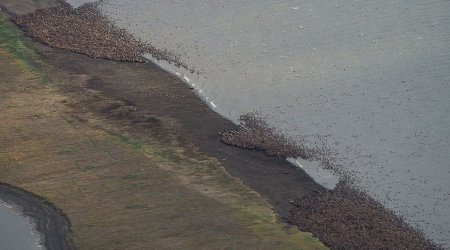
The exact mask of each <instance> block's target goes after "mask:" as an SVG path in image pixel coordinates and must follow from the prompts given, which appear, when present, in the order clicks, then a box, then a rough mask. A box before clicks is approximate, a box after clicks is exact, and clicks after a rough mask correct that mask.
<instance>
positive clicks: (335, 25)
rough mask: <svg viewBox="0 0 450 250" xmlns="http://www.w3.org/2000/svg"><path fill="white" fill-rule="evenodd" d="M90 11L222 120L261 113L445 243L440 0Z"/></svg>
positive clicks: (447, 41)
mask: <svg viewBox="0 0 450 250" xmlns="http://www.w3.org/2000/svg"><path fill="white" fill-rule="evenodd" d="M69 2H72V3H76V2H79V3H80V2H86V1H77V0H72V1H69ZM100 8H101V10H102V12H103V13H105V14H106V15H107V16H108V17H110V18H111V19H113V20H114V21H115V22H116V24H117V25H119V26H120V27H123V28H126V29H127V30H128V31H130V32H131V33H133V34H134V35H136V36H138V37H140V38H141V39H143V40H145V41H148V42H150V43H151V44H152V45H154V46H155V47H156V48H159V49H167V50H168V51H170V52H173V53H174V54H176V55H178V57H179V58H180V60H181V61H182V62H183V63H184V64H185V65H186V66H187V67H188V68H189V70H185V69H182V68H176V67H174V66H171V65H165V67H166V68H167V69H170V70H172V71H174V72H175V71H176V72H178V73H179V74H180V75H181V76H182V77H183V76H184V77H185V79H186V81H188V82H189V83H190V84H194V85H193V86H194V87H195V88H196V89H197V91H198V93H199V96H201V97H203V98H207V100H206V99H205V101H206V102H207V103H208V104H209V105H210V106H211V108H214V109H215V110H216V111H217V112H219V113H220V114H222V115H224V116H225V117H227V118H230V119H232V120H234V121H236V120H237V118H238V117H239V115H240V114H242V113H246V112H250V111H254V110H257V111H261V112H262V113H264V114H266V115H269V117H270V122H271V123H272V124H274V125H275V126H277V127H278V128H281V129H283V130H285V131H286V132H287V133H288V134H289V135H291V136H292V137H294V138H295V139H297V140H299V141H304V142H306V144H307V145H309V146H311V147H319V148H326V149H327V150H328V152H329V153H330V156H333V159H332V160H333V163H335V165H336V166H338V169H339V172H340V173H341V174H342V173H347V174H348V175H351V176H352V177H353V178H354V179H355V183H356V185H358V186H359V187H361V188H364V189H365V190H366V191H367V193H369V194H370V195H371V196H372V197H374V198H375V199H378V200H379V201H380V202H382V203H383V204H385V206H386V207H388V208H390V209H392V210H394V211H395V212H396V213H397V214H398V215H401V216H403V217H405V219H406V220H407V221H408V222H409V223H410V224H411V225H414V226H416V227H418V228H420V229H421V230H423V231H424V232H425V233H426V235H428V236H429V237H430V238H432V239H433V240H435V241H436V242H438V243H441V244H445V247H446V248H450V238H449V235H450V200H449V196H450V193H449V192H450V164H449V162H450V153H449V152H450V140H449V136H450V14H449V13H450V1H448V0H441V1H439V0H435V1H418V0H397V1H387V0H377V1H344V0H336V1H325V0H314V1H313V0H303V1H300V0H298V1H287V0H286V1H273V0H264V1H256V0H254V1H212V0H202V1H200V0H191V1H181V0H173V1H157V0H155V1H146V0H133V1H124V0H105V1H103V3H102V4H101V5H100ZM163 66H164V64H163ZM190 70H193V71H194V73H191V72H190ZM211 102H212V103H211ZM305 164H307V163H302V165H305ZM313 165H314V164H313ZM305 169H308V167H305ZM317 172H319V171H317Z"/></svg>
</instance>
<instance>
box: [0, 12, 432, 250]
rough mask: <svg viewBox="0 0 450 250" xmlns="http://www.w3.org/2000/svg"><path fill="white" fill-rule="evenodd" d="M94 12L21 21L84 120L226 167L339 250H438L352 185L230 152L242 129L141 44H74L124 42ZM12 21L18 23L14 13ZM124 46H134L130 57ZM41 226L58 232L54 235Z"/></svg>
mask: <svg viewBox="0 0 450 250" xmlns="http://www.w3.org/2000/svg"><path fill="white" fill-rule="evenodd" d="M84 8H85V9H81V10H78V11H79V12H76V11H75V12H74V11H73V10H71V9H70V7H68V6H66V5H64V6H63V7H58V8H53V9H46V10H41V11H37V12H34V13H33V14H30V15H26V16H15V17H14V18H13V20H14V22H15V23H17V24H18V26H19V27H21V28H22V29H23V30H24V31H25V33H26V34H27V35H29V36H30V37H32V38H33V39H35V40H36V43H35V46H36V48H37V50H38V51H39V53H41V55H42V56H43V58H44V61H45V62H46V63H48V64H49V65H51V67H50V70H49V72H48V73H49V74H51V75H53V76H57V77H59V78H62V79H69V82H70V84H68V85H64V86H61V87H60V91H61V92H63V93H65V94H67V95H69V96H71V97H72V98H73V99H74V100H77V101H76V102H73V103H70V104H69V105H71V106H72V107H73V108H74V109H75V110H77V112H79V117H80V118H82V117H83V115H84V114H86V113H89V112H94V113H97V114H100V115H102V116H103V117H106V118H107V119H109V120H110V121H111V122H113V123H115V124H118V125H119V126H120V127H122V128H123V130H124V131H127V132H128V133H131V134H133V135H135V136H137V137H139V136H146V135H148V134H151V135H152V136H153V137H155V138H157V139H158V140H161V141H164V142H168V141H170V140H172V139H173V138H175V141H177V143H179V144H180V145H183V144H187V145H192V146H193V147H195V148H198V150H199V151H201V152H202V153H205V154H206V155H208V156H211V157H215V158H216V159H218V160H219V161H220V162H221V163H222V164H223V165H224V166H225V167H226V170H227V171H228V172H229V173H230V174H231V175H233V176H236V177H238V178H239V179H241V180H242V181H243V182H244V184H245V185H247V186H248V187H250V188H251V189H253V190H255V191H256V192H258V193H259V194H261V195H262V196H263V197H264V198H265V199H267V200H268V201H269V202H270V204H271V205H272V206H273V208H274V210H275V211H276V213H277V214H278V215H279V219H280V221H287V222H289V223H291V224H292V225H296V226H298V227H299V228H300V229H301V230H304V231H309V232H312V233H313V234H314V235H316V236H317V237H319V239H320V240H321V241H322V242H324V243H325V244H326V245H327V246H329V247H330V248H332V249H380V248H383V249H434V248H436V246H434V245H433V244H432V243H430V242H429V241H428V240H426V239H425V238H424V237H423V236H422V235H421V234H420V233H419V232H417V231H416V230H414V229H413V228H411V227H409V226H407V225H406V224H405V223H404V222H403V221H402V220H401V219H400V218H398V217H396V216H395V215H393V214H392V213H391V212H389V211H387V210H386V209H384V208H383V207H382V206H381V205H379V204H378V203H377V202H376V201H373V200H371V199H369V198H367V197H365V196H364V195H362V194H360V193H358V192H356V191H354V190H352V189H351V188H350V187H349V186H347V185H341V186H340V188H339V189H337V190H335V191H326V190H325V189H324V188H323V187H321V186H320V185H318V184H317V183H315V182H314V181H313V180H312V179H311V178H310V177H309V176H307V175H306V174H305V173H304V172H303V171H302V170H300V169H298V168H297V167H295V166H293V165H291V164H290V163H288V162H287V161H286V160H284V159H281V158H277V157H274V156H267V155H266V154H264V153H263V152H261V151H255V150H245V149H241V148H236V147H232V146H229V145H226V144H224V143H222V142H221V141H220V136H219V133H221V132H223V131H225V130H229V129H234V128H236V125H234V124H233V123H231V122H230V121H228V120H226V119H225V118H223V117H221V116H219V115H218V114H217V113H215V112H213V111H212V110H210V109H209V108H208V107H207V106H206V105H205V104H204V103H202V101H201V100H200V99H199V98H197V97H196V95H195V93H194V92H193V91H192V89H190V88H189V87H188V86H187V85H186V84H185V83H183V82H182V81H181V80H179V79H178V78H176V77H175V76H173V75H170V74H169V73H167V72H165V71H163V70H162V69H160V68H159V67H157V66H156V65H154V64H151V63H141V62H140V60H138V58H137V57H136V56H137V55H139V53H141V52H142V49H143V48H142V47H139V45H140V44H139V42H138V41H133V40H127V39H131V38H130V37H128V38H127V36H126V35H124V36H123V37H122V38H124V39H125V40H124V43H116V42H115V41H117V39H118V38H117V37H109V38H108V39H105V40H103V43H102V44H101V45H100V46H97V47H90V46H89V45H90V44H94V41H91V40H86V41H84V40H83V39H89V38H92V37H91V36H81V37H68V36H67V34H72V35H73V34H86V32H89V30H96V36H97V37H95V38H96V39H98V37H101V36H102V35H105V36H121V34H123V33H122V32H123V31H121V30H114V28H112V27H111V26H109V23H108V22H107V21H106V20H104V19H103V18H102V17H101V16H100V15H99V14H98V13H96V12H95V7H84ZM2 9H3V8H2ZM86 11H87V12H86ZM6 13H9V14H10V15H14V11H13V10H9V11H8V12H6ZM86 13H87V14H89V13H96V14H95V16H91V17H93V18H94V20H95V22H93V20H92V19H91V20H89V19H85V17H86ZM97 15H98V16H97ZM64 18H73V19H74V20H77V22H78V25H74V26H72V25H64V26H61V23H64V21H62V20H64ZM44 23H45V28H44V25H43V24H44ZM92 26H94V27H95V29H94V28H92ZM114 38H115V39H114ZM80 39H81V40H83V43H79V44H82V46H78V47H77V46H75V45H74V42H75V41H79V40H80ZM105 41H106V42H105ZM108 41H110V42H109V43H108ZM39 42H41V43H45V44H47V45H50V47H49V46H47V45H43V44H41V43H39ZM123 44H128V45H130V46H129V47H126V48H123V47H121V46H123ZM97 45H98V44H97ZM134 45H136V46H134ZM75 47H76V48H75ZM111 51H114V53H113V56H111V55H112V54H111ZM75 52H76V53H75ZM83 54H84V55H83ZM86 55H87V56H86ZM130 55H132V57H129V56H130ZM89 56H91V57H89ZM162 56H164V55H162ZM101 58H107V59H114V60H116V61H113V60H105V59H101ZM119 61H120V62H119ZM17 193H20V194H21V195H19V196H18V195H17ZM3 196H5V197H6V198H5V199H12V201H13V202H14V203H16V204H18V205H21V206H24V207H28V208H30V211H28V210H25V214H27V215H30V216H32V217H35V218H37V221H38V225H39V227H38V229H39V231H41V232H43V233H44V234H45V235H51V236H50V238H51V241H50V240H49V241H48V242H49V243H48V244H64V246H65V249H71V248H72V247H73V246H72V243H71V242H70V240H69V241H67V240H62V239H63V238H64V234H65V233H66V232H69V231H68V230H69V228H68V225H69V222H68V221H67V219H66V218H65V217H64V216H63V215H61V214H60V213H59V212H60V211H58V210H57V209H56V208H54V207H53V206H52V205H51V204H49V203H44V204H43V203H42V201H41V200H39V199H38V198H35V197H33V196H31V195H30V194H27V193H26V192H24V191H21V190H17V189H14V188H11V187H8V186H3V187H2V186H1V185H0V197H3ZM8 197H9V198H8ZM19 197H20V198H19ZM306 197H307V198H306ZM14 199H15V200H14ZM33 204H39V205H33ZM37 206H40V207H41V208H39V209H38V208H37ZM42 211H44V212H42ZM348 211H351V213H346V212H348ZM305 214H307V215H308V217H309V218H314V219H310V220H308V219H307V218H305V217H303V215H305ZM48 218H51V219H48ZM69 219H70V218H69ZM39 221H42V222H44V221H50V222H52V223H53V224H50V225H51V226H49V227H44V226H43V225H44V224H43V223H40V222H39ZM64 239H65V238H64ZM46 244H47V241H46ZM49 249H52V248H51V247H49ZM54 249H56V248H54Z"/></svg>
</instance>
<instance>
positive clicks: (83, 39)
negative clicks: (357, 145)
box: [14, 5, 437, 249]
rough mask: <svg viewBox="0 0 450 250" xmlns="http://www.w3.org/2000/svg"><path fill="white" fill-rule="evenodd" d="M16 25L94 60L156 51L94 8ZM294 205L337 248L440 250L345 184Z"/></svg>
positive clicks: (54, 11) (300, 220)
mask: <svg viewBox="0 0 450 250" xmlns="http://www.w3.org/2000/svg"><path fill="white" fill-rule="evenodd" d="M14 21H15V22H16V23H17V24H18V25H19V26H20V27H21V28H22V29H23V30H24V31H25V33H26V34H27V35H29V36H31V37H33V38H35V39H36V40H38V41H40V42H42V43H45V44H47V45H50V46H52V47H56V48H62V49H65V50H70V51H74V52H78V53H81V54H85V55H88V56H91V57H95V58H106V59H112V60H118V61H133V62H144V61H145V60H144V59H142V58H141V57H140V55H141V54H142V53H144V52H148V51H152V47H151V46H149V45H146V44H144V43H142V42H139V41H138V40H136V39H134V38H133V37H131V36H130V35H128V34H127V33H126V32H125V31H124V30H121V29H118V28H116V27H114V26H113V25H112V24H110V23H109V22H108V21H107V20H106V19H105V18H104V17H102V16H101V15H100V14H99V12H98V11H97V10H96V8H95V5H84V6H82V7H80V8H78V9H72V8H71V7H70V6H68V5H63V6H61V7H56V8H50V9H45V10H39V11H36V12H35V13H32V14H28V15H24V16H18V17H15V18H14ZM68 23H70V25H68ZM80 34H82V35H80ZM153 52H155V51H154V50H153ZM155 54H158V53H157V52H155ZM106 110H109V109H106ZM130 112H132V110H130ZM120 116H121V117H122V116H123V115H120ZM241 147H242V145H241ZM273 155H278V154H277V153H273ZM274 178H277V177H276V176H275V177H274ZM286 192H291V193H292V194H293V195H292V196H293V197H294V196H295V194H296V191H295V190H290V191H289V190H286ZM292 205H293V206H294V208H293V210H292V212H291V217H290V218H289V222H290V223H292V224H294V225H296V226H298V227H299V228H300V229H302V230H306V231H311V232H313V234H315V235H316V236H318V237H319V238H320V239H321V240H322V241H324V242H325V243H326V244H327V245H328V246H330V247H331V248H332V249H380V248H382V249H436V248H437V247H436V246H434V245H433V244H431V243H430V242H428V241H427V240H426V239H424V237H423V236H422V235H421V234H420V233H418V232H416V231H415V230H414V229H412V228H411V227H409V226H407V225H406V224H405V223H404V222H403V221H402V220H401V219H400V218H398V217H396V216H395V215H393V214H392V213H390V212H388V211H387V210H386V209H385V208H383V207H382V206H381V205H379V204H378V203H376V202H375V201H373V200H370V199H368V198H366V197H365V196H364V195H362V194H360V193H358V192H356V191H354V190H352V188H349V187H348V186H346V185H341V186H340V187H338V188H337V189H336V190H335V191H319V192H316V193H312V194H311V195H308V196H305V197H302V198H300V199H298V200H296V201H293V202H292Z"/></svg>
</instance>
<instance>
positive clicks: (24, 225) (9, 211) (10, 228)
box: [0, 201, 45, 250]
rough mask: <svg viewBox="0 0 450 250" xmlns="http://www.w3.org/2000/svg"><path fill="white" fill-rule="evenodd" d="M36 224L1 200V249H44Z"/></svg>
mask: <svg viewBox="0 0 450 250" xmlns="http://www.w3.org/2000/svg"><path fill="white" fill-rule="evenodd" d="M33 228H34V225H33V224H32V222H31V220H30V219H29V218H27V217H23V216H21V215H19V214H18V212H17V211H16V209H14V208H13V207H11V206H9V205H6V204H4V203H2V202H1V201H0V249H5V250H6V249H8V250H43V249H45V248H44V247H42V246H41V245H39V241H40V239H39V237H38V236H37V234H36V233H34V229H33Z"/></svg>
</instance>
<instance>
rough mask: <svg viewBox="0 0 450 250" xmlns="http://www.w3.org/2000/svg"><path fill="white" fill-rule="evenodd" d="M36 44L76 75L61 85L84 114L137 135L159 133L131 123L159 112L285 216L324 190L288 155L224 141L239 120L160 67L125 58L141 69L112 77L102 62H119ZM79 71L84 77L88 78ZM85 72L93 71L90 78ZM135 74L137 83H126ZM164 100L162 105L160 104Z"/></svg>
mask: <svg viewBox="0 0 450 250" xmlns="http://www.w3.org/2000/svg"><path fill="white" fill-rule="evenodd" d="M37 47H38V48H39V50H40V51H41V53H43V55H44V57H45V59H46V61H49V62H50V64H52V65H53V66H54V67H55V68H58V70H61V72H52V73H54V74H55V75H58V74H59V75H60V76H61V75H63V77H66V78H67V77H68V75H72V77H73V76H75V82H78V83H77V84H72V85H70V86H65V87H63V88H62V89H63V91H67V92H70V94H69V95H71V96H73V98H76V99H78V100H79V103H78V104H77V108H79V109H80V111H79V112H80V114H82V112H83V111H82V110H83V109H84V110H94V111H96V112H97V113H99V114H101V115H103V116H105V117H108V118H109V119H112V120H114V121H115V122H118V123H119V124H121V125H123V127H127V129H128V130H129V131H132V132H133V133H134V134H135V135H144V134H145V133H147V132H148V131H151V132H155V128H154V127H153V128H150V130H148V128H147V129H142V127H139V126H134V125H133V124H136V123H138V124H139V122H137V121H142V120H145V119H148V118H149V117H148V113H145V111H150V113H151V115H152V116H154V117H153V118H155V117H156V121H157V122H156V124H157V123H158V121H162V122H163V124H164V125H167V124H171V125H170V126H164V127H168V128H169V129H168V130H167V131H165V132H168V133H170V134H174V135H176V137H177V140H179V143H181V144H183V143H186V144H190V145H194V146H195V147H198V148H199V150H200V151H201V152H203V153H205V154H206V155H209V156H213V157H215V158H217V159H221V161H222V163H223V164H224V165H225V168H226V169H227V171H228V172H229V173H230V174H231V175H233V176H236V177H239V178H240V179H241V180H242V181H243V182H244V184H245V185H247V186H249V187H250V188H252V189H253V190H255V191H257V192H258V193H260V194H261V195H262V196H263V197H264V198H266V199H268V201H269V202H270V204H271V205H272V206H273V207H274V209H275V211H276V212H277V214H278V215H279V216H280V217H281V218H279V219H281V220H282V218H283V217H288V216H289V214H290V210H291V209H292V200H293V199H296V198H298V197H302V196H308V195H314V194H317V193H318V192H324V191H325V190H324V189H323V188H322V187H321V186H320V185H318V184H317V183H315V182H314V181H313V180H312V179H311V178H310V177H309V176H307V175H306V174H305V173H304V172H303V171H301V170H300V169H298V168H297V167H295V166H293V165H292V164H290V163H289V162H287V161H286V160H284V159H279V158H276V157H268V156H266V155H265V154H264V153H262V152H260V151H249V150H245V149H238V148H235V147H231V146H227V145H224V144H223V143H221V142H220V140H219V135H218V133H219V132H221V131H223V130H226V129H230V128H235V127H236V125H234V124H233V123H231V122H230V121H228V120H226V119H224V118H223V117H220V116H219V115H218V114H216V113H215V112H213V111H212V110H210V109H209V108H208V107H207V106H206V105H205V104H204V103H203V102H202V101H201V100H199V98H197V97H196V96H195V94H194V93H192V91H191V90H190V89H189V88H188V86H186V85H184V83H183V82H182V81H180V80H179V79H177V78H176V77H174V76H172V75H169V74H168V73H167V72H164V71H163V70H161V69H160V68H159V67H157V66H155V65H150V64H134V63H126V62H122V63H119V64H120V65H122V66H123V67H128V66H130V67H135V70H136V72H139V73H140V74H139V75H138V76H135V77H134V78H132V77H131V76H130V75H127V74H125V73H124V72H121V70H120V68H119V69H118V72H114V73H113V75H114V77H112V76H111V75H109V76H108V74H111V73H112V72H104V71H102V67H105V66H106V67H109V68H110V67H114V66H112V65H115V64H116V62H113V61H105V60H101V59H86V58H85V57H84V56H82V55H79V54H74V53H71V52H66V51H59V50H57V49H51V48H48V47H46V46H43V45H37ZM126 65H128V66H126ZM119 67H120V66H119ZM99 72H100V73H99ZM77 75H82V76H84V79H83V78H81V77H79V76H77ZM86 75H87V76H89V77H87V79H86ZM152 77H153V78H155V77H156V78H157V79H158V81H159V82H160V83H162V85H160V86H159V87H158V88H157V90H158V91H162V94H163V95H161V96H165V97H161V96H160V97H159V98H155V97H156V96H155V95H154V94H152V93H151V91H154V90H155V86H150V87H149V86H146V84H145V83H146V81H149V79H152ZM131 79H133V83H129V82H128V81H130V80H131ZM158 84H159V83H158ZM68 90H70V91H68ZM90 91H91V92H95V93H96V95H94V94H92V93H90V94H87V95H86V92H88V93H89V92H90ZM98 93H101V96H106V98H105V99H112V100H120V101H121V102H122V103H121V104H119V105H118V106H117V105H116V106H115V107H112V106H111V105H110V104H106V105H107V106H106V107H105V106H104V105H105V102H103V103H102V98H103V97H101V98H100V102H99V103H95V102H94V101H93V100H95V99H96V98H97V100H95V101H97V102H98V98H99V95H98ZM143 93H146V94H143ZM83 95H84V96H83ZM80 96H81V98H80ZM103 101H105V100H103ZM161 102H162V103H164V105H161ZM108 105H109V106H108ZM160 106H163V107H160ZM127 107H134V108H137V109H138V111H139V112H141V113H139V112H133V111H132V109H127ZM168 116H169V117H168ZM164 118H166V120H164ZM147 125H148V124H147ZM155 126H156V127H158V126H157V125H155ZM163 131H164V130H163ZM156 132H157V133H156V134H155V136H156V137H158V136H160V138H161V139H162V140H165V139H164V136H161V135H158V130H157V129H156ZM159 132H161V131H159Z"/></svg>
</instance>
